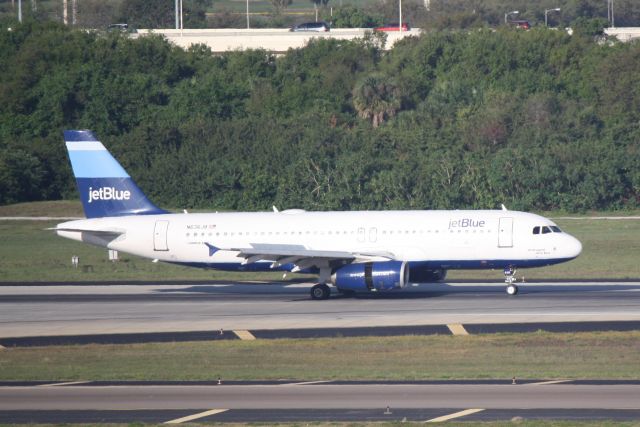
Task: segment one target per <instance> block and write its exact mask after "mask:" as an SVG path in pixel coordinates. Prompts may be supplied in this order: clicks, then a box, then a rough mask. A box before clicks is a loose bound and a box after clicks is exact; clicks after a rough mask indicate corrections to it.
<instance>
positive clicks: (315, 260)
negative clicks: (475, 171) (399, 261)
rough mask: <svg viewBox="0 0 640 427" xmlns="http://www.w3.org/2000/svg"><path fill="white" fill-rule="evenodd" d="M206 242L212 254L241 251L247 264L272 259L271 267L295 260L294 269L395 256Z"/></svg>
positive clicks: (285, 246) (287, 246)
mask: <svg viewBox="0 0 640 427" xmlns="http://www.w3.org/2000/svg"><path fill="white" fill-rule="evenodd" d="M205 245H206V246H207V247H208V248H209V256H212V255H213V254H215V253H216V252H218V251H221V250H224V251H234V252H238V257H240V258H244V261H242V264H243V265H246V264H251V263H254V262H257V261H272V264H271V268H277V267H280V266H281V265H284V264H295V268H294V269H293V270H292V271H293V272H294V273H295V272H297V271H300V270H304V269H307V268H312V267H317V268H320V267H328V266H332V265H333V264H338V265H339V264H350V263H358V262H367V261H388V260H392V259H394V255H393V254H392V253H390V252H375V251H373V252H372V251H357V252H349V251H327V250H315V249H307V248H306V247H305V246H303V245H279V244H265V243H255V244H250V245H249V246H248V247H229V248H221V247H217V246H214V245H212V244H210V243H206V242H205Z"/></svg>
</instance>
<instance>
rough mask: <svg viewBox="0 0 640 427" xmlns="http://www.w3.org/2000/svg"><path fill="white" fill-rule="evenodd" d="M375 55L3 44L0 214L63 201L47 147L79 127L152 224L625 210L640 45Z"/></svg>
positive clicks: (125, 43)
mask: <svg viewBox="0 0 640 427" xmlns="http://www.w3.org/2000/svg"><path fill="white" fill-rule="evenodd" d="M3 28H6V25H5V26H3ZM381 43H383V40H381V39H380V38H377V37H372V38H369V39H366V40H360V41H355V42H348V41H337V40H321V41H317V42H313V43H311V44H310V45H309V46H308V47H306V48H304V49H297V50H291V51H289V52H288V53H287V54H286V55H284V56H281V57H278V58H275V57H273V56H271V55H269V54H267V53H266V52H263V51H247V52H233V53H229V54H227V55H224V56H213V55H211V53H210V52H209V51H208V50H207V49H205V48H202V47H197V48H193V49H191V50H190V51H187V52H185V51H183V50H181V49H179V48H176V47H172V46H171V45H169V44H168V43H167V42H165V41H164V40H163V39H161V38H158V37H143V38H139V39H137V40H130V39H128V38H127V37H126V35H122V34H108V35H100V34H96V33H90V32H84V31H70V30H68V29H66V28H64V27H61V26H58V25H56V24H52V23H49V24H37V23H33V22H29V23H26V24H24V25H21V26H15V25H13V30H12V31H6V30H4V31H2V32H0V99H2V101H3V102H2V103H1V104H0V203H2V204H6V203H12V202H18V201H25V200H42V199H56V198H62V197H67V198H74V197H75V188H74V186H75V184H74V182H73V179H72V176H71V172H70V168H69V166H68V161H67V158H66V151H65V149H64V144H63V141H62V130H63V129H68V128H90V129H93V130H94V131H95V132H96V134H97V135H98V136H99V137H100V138H101V140H102V141H103V142H104V143H105V145H106V146H107V147H108V148H109V149H110V150H112V152H113V153H114V154H115V155H116V156H117V158H118V159H120V160H121V162H122V163H123V165H124V166H125V168H126V169H127V170H128V171H129V173H130V174H131V175H132V176H133V177H134V179H136V180H137V181H138V183H139V184H140V185H141V187H142V188H143V189H144V190H145V191H146V192H148V193H149V195H150V197H151V198H152V199H154V200H155V201H156V202H157V203H158V204H159V205H162V206H171V207H188V208H191V207H206V208H220V209H246V210H255V209H268V208H269V207H270V206H271V205H272V204H275V205H277V206H278V207H280V208H288V207H302V208H308V209H364V208H369V209H390V208H421V209H422V208H494V207H497V206H499V204H500V203H505V204H506V205H507V206H508V207H510V208H514V209H515V208H522V209H558V208H559V209H566V210H582V209H591V208H593V209H617V208H624V207H637V206H638V205H639V204H640V144H639V141H640V74H639V73H638V72H637V70H638V69H640V44H639V43H635V44H622V43H607V44H602V43H597V42H595V41H594V40H593V39H592V38H591V37H586V36H582V35H574V36H569V35H567V34H565V33H564V32H559V31H552V30H544V29H542V28H541V29H535V30H532V31H528V32H525V31H517V30H508V29H504V30H500V31H497V32H492V31H489V30H479V31H472V32H468V33H467V32H457V33H456V32H438V33H431V34H426V35H424V36H422V37H420V38H413V39H408V40H406V41H404V42H402V43H401V44H399V45H397V46H396V47H395V48H394V49H393V50H391V51H389V52H384V51H382V50H380V45H381ZM367 103H369V104H367ZM367 109H368V111H371V112H374V113H375V112H377V114H374V113H370V114H365V113H363V111H364V110H367ZM381 109H382V110H384V111H383V114H380V111H381ZM374 117H377V122H376V123H375V124H376V125H378V126H377V127H375V126H374V122H375V120H376V119H374Z"/></svg>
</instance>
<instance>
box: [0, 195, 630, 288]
mask: <svg viewBox="0 0 640 427" xmlns="http://www.w3.org/2000/svg"><path fill="white" fill-rule="evenodd" d="M632 214H635V215H637V214H638V213H637V212H633V213H632ZM46 215H48V216H82V209H81V207H80V204H79V202H44V203H27V204H21V205H13V206H0V217H2V216H46ZM547 215H549V216H564V215H562V214H557V213H552V214H547ZM595 215H606V213H598V214H590V215H583V217H588V216H595ZM613 215H617V216H618V215H620V214H619V213H614V214H613ZM58 222H61V221H0V238H1V241H2V244H0V281H44V280H49V281H93V280H136V279H138V280H169V279H181V280H189V279H191V280H281V279H282V274H281V273H228V272H217V271H212V270H199V269H193V268H186V267H178V266H173V265H167V264H161V263H160V264H154V263H151V262H150V261H149V260H146V259H142V258H138V257H135V256H131V255H127V254H123V253H121V254H120V258H121V260H120V262H118V263H111V262H109V261H108V259H107V252H106V250H105V249H100V248H95V247H92V246H89V245H86V244H81V243H78V242H73V241H70V240H67V239H63V238H61V237H58V236H56V235H54V234H53V232H51V231H47V230H45V229H46V228H47V227H53V226H55V224H56V223H58ZM556 222H557V223H558V224H559V225H560V226H561V227H562V228H563V229H565V230H566V231H567V232H569V233H571V234H573V235H574V236H576V237H577V238H578V239H580V240H581V241H582V243H583V246H584V249H583V252H582V255H580V257H579V258H578V259H576V260H574V261H571V262H568V263H564V264H560V265H557V266H552V267H545V268H538V269H531V270H520V271H519V273H518V276H519V277H520V276H522V275H524V276H525V277H526V278H527V279H530V280H531V279H564V278H569V279H590V278H609V279H615V278H638V277H640V264H638V254H640V220H595V219H579V220H574V219H558V220H557V221H556ZM72 255H78V256H79V257H80V264H81V266H90V268H88V267H85V268H84V269H83V268H79V269H77V270H75V269H72V268H71V262H70V260H71V256H72ZM288 277H289V278H300V277H304V276H296V275H289V276H288ZM501 277H502V274H501V272H500V271H451V272H450V273H449V276H448V278H449V279H462V280H464V279H483V280H484V279H486V280H495V281H500V279H501Z"/></svg>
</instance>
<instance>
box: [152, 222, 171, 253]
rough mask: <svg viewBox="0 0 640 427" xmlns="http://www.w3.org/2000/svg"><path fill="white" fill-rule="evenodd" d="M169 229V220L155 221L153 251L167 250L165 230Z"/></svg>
mask: <svg viewBox="0 0 640 427" xmlns="http://www.w3.org/2000/svg"><path fill="white" fill-rule="evenodd" d="M168 229H169V221H156V226H155V228H154V229H153V250H154V251H168V250H169V246H168V245H167V230H168Z"/></svg>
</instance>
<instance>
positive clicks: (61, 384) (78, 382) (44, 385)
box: [37, 381, 91, 387]
mask: <svg viewBox="0 0 640 427" xmlns="http://www.w3.org/2000/svg"><path fill="white" fill-rule="evenodd" d="M90 382H91V381H68V382H65V383H53V384H40V385H39V386H37V387H58V386H65V385H77V384H87V383H90Z"/></svg>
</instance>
